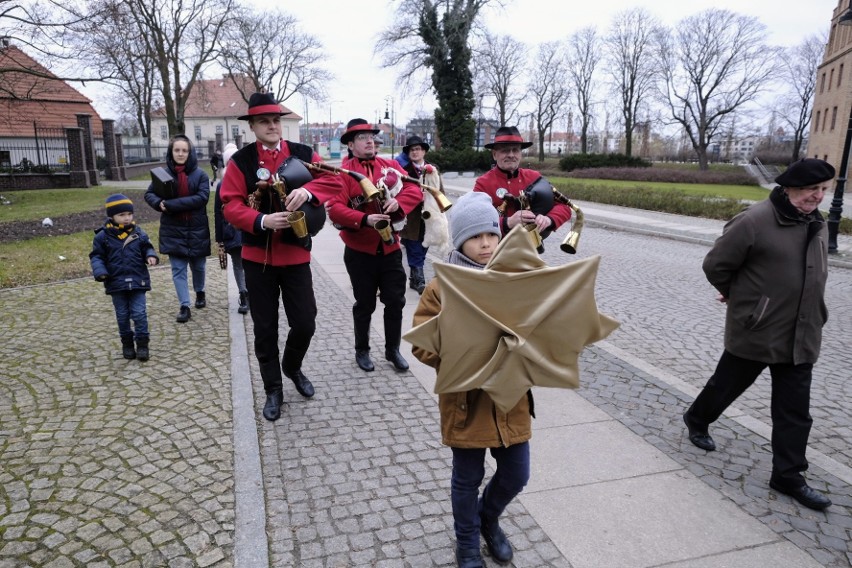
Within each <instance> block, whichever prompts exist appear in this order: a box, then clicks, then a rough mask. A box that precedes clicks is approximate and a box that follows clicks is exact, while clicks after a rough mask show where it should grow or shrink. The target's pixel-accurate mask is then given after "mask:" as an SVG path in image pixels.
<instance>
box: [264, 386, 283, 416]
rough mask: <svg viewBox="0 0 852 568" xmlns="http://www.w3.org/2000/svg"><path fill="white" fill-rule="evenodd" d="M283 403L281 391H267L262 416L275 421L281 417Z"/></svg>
mask: <svg viewBox="0 0 852 568" xmlns="http://www.w3.org/2000/svg"><path fill="white" fill-rule="evenodd" d="M283 403H284V395H283V394H282V393H281V391H275V392H271V393H267V395H266V404H265V405H264V406H263V417H264V418H266V419H267V420H269V421H270V422H275V421H276V420H278V419H279V418H280V417H281V405H282V404H283Z"/></svg>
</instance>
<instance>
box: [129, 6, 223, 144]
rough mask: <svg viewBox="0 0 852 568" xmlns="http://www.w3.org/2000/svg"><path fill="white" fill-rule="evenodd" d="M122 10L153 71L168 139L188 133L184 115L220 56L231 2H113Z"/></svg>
mask: <svg viewBox="0 0 852 568" xmlns="http://www.w3.org/2000/svg"><path fill="white" fill-rule="evenodd" d="M116 2H117V3H119V4H121V5H123V6H124V8H126V10H127V14H128V16H129V18H130V22H132V24H133V27H134V28H135V30H134V34H138V37H139V38H140V39H141V40H142V42H143V45H144V53H146V54H150V56H151V59H152V61H153V62H154V65H155V66H156V69H157V77H158V79H159V94H160V95H161V96H162V102H163V108H164V111H165V114H166V122H167V123H168V125H169V135H170V136H172V135H175V134H182V133H184V132H185V131H186V124H185V120H184V112H185V110H186V103H187V100H188V99H189V96H190V94H191V93H192V89H193V87H194V86H195V83H196V81H197V80H198V79H200V78H201V77H200V76H201V71H202V69H204V68H205V67H206V66H207V65H208V64H209V63H210V62H211V61H213V59H214V58H215V57H216V56H217V55H218V52H217V49H218V48H219V41H220V38H221V34H222V30H223V28H224V27H225V26H227V25H230V14H231V11H232V10H233V7H234V2H235V0H186V1H184V0H116Z"/></svg>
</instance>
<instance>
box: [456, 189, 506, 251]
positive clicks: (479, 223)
mask: <svg viewBox="0 0 852 568" xmlns="http://www.w3.org/2000/svg"><path fill="white" fill-rule="evenodd" d="M449 218H450V236H451V237H452V239H453V247H455V248H456V249H459V250H460V249H461V247H462V245H463V244H464V242H465V241H466V240H468V239H469V238H471V237H475V236H476V235H478V234H480V233H492V234H494V235H497V236H498V237H499V236H500V215H499V214H498V213H497V209H495V208H494V205H493V204H492V203H491V198H490V197H489V196H488V195H487V194H485V193H482V192H479V191H471V192H470V193H465V194H464V195H462V196H461V197H459V198H458V200H457V201H456V202H455V203H453V207H452V209H450V211H449Z"/></svg>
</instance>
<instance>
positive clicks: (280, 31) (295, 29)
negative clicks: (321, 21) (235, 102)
mask: <svg viewBox="0 0 852 568" xmlns="http://www.w3.org/2000/svg"><path fill="white" fill-rule="evenodd" d="M270 21H272V22H275V31H276V33H274V34H258V33H257V30H261V29H264V28H265V27H266V26H268V25H269V22H270ZM324 59H325V55H324V51H323V46H322V43H321V42H320V41H319V40H318V39H317V38H316V37H314V36H312V35H311V34H309V33H307V32H305V31H303V30H302V29H301V28H300V27H299V21H298V19H297V18H296V17H295V16H292V15H290V14H286V13H284V12H282V11H280V10H264V11H263V12H262V13H261V12H255V11H252V10H249V9H248V8H245V7H241V8H237V9H236V11H235V14H234V17H233V22H232V23H231V24H230V25H229V26H227V27H226V28H225V29H224V30H223V34H222V48H221V57H220V58H219V63H220V64H221V65H222V66H223V67H224V68H225V69H226V70H227V71H228V73H230V74H231V76H232V77H233V78H234V84H235V85H236V87H237V89H238V90H239V91H240V94H241V95H242V96H243V99H244V100H245V101H246V102H248V99H249V97H250V96H251V94H252V93H255V92H260V91H262V90H264V91H266V92H270V93H273V94H274V95H275V97H276V99H277V100H279V101H286V100H287V99H289V98H290V97H291V96H292V95H294V94H296V93H299V94H300V95H302V96H305V97H307V98H308V99H311V100H315V101H322V100H323V99H324V98H325V97H326V89H325V85H326V83H327V82H328V81H330V80H331V79H332V78H333V75H332V74H331V73H330V72H329V71H328V70H326V69H325V68H324V67H323V66H322V62H323V60H324ZM240 76H244V77H246V78H247V80H246V81H241V80H239V79H237V78H238V77H240Z"/></svg>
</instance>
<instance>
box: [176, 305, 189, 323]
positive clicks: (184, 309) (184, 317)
mask: <svg viewBox="0 0 852 568" xmlns="http://www.w3.org/2000/svg"><path fill="white" fill-rule="evenodd" d="M191 317H192V312H191V311H190V310H189V306H181V307H180V311H179V312H178V315H177V317H176V318H175V320H176V321H177V322H178V323H186V322H188V321H189V318H191Z"/></svg>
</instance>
